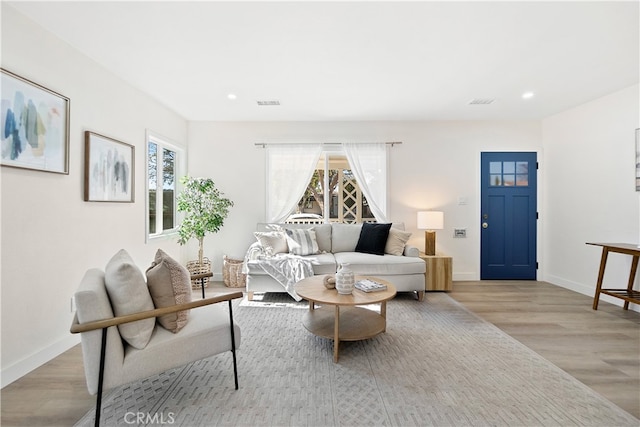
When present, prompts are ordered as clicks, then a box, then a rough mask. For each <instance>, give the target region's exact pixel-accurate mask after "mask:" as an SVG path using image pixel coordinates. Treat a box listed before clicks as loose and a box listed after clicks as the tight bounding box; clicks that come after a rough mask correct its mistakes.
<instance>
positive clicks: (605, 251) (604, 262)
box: [593, 247, 609, 310]
mask: <svg viewBox="0 0 640 427" xmlns="http://www.w3.org/2000/svg"><path fill="white" fill-rule="evenodd" d="M608 255H609V249H607V248H606V247H603V248H602V257H601V258H600V271H599V272H598V283H597V284H596V294H595V296H594V297H593V309H594V310H597V309H598V302H599V301H600V290H601V289H602V280H603V279H604V268H605V266H606V265H607V256H608Z"/></svg>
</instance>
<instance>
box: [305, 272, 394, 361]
mask: <svg viewBox="0 0 640 427" xmlns="http://www.w3.org/2000/svg"><path fill="white" fill-rule="evenodd" d="M355 279H356V281H358V280H362V279H370V280H373V281H376V282H379V283H384V284H385V285H387V289H386V290H384V291H377V292H362V291H360V290H358V289H354V290H353V292H352V293H351V294H349V295H341V294H339V293H338V291H336V290H335V289H327V288H325V286H324V284H323V280H324V275H318V276H313V277H308V278H306V279H303V280H301V281H299V282H298V283H296V285H295V290H296V293H297V294H298V295H299V296H300V297H301V298H304V299H306V300H308V301H309V311H308V312H307V314H306V315H305V317H304V320H303V324H304V327H305V328H307V330H308V331H309V332H311V333H312V334H314V335H317V336H320V337H324V338H329V339H333V361H334V362H337V361H338V352H339V347H340V341H359V340H365V339H367V338H372V337H375V336H376V335H378V334H380V333H382V332H385V331H386V328H387V301H388V300H390V299H391V298H393V297H394V296H395V295H396V287H395V286H394V285H393V284H391V283H389V282H387V281H386V280H382V279H378V278H376V277H369V276H356V278H355ZM377 303H380V312H379V313H378V312H376V311H373V310H369V309H366V308H364V307H356V306H358V305H368V304H377ZM316 304H320V307H316ZM331 306H333V307H331Z"/></svg>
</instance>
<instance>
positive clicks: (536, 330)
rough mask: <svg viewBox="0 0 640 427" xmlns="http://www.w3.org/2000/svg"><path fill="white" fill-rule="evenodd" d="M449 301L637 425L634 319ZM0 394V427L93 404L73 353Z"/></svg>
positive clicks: (74, 417) (468, 287) (486, 290)
mask: <svg viewBox="0 0 640 427" xmlns="http://www.w3.org/2000/svg"><path fill="white" fill-rule="evenodd" d="M219 286H221V285H220V284H214V285H213V286H212V287H211V288H209V289H208V292H213V291H215V289H216V288H217V287H219ZM449 295H450V296H451V297H453V298H454V299H456V300H457V301H459V302H460V303H462V304H463V305H464V306H466V307H467V308H468V309H469V310H471V311H473V312H474V313H476V314H477V315H478V316H480V317H482V318H483V319H485V320H487V321H488V322H491V323H493V324H494V325H496V326H497V327H498V328H500V329H502V330H503V331H505V332H506V333H507V334H509V335H510V336H512V337H514V338H515V339H517V340H518V341H520V342H522V343H523V344H524V345H526V346H527V347H529V348H531V349H532V350H534V351H536V352H537V353H538V354H540V355H541V356H543V357H545V358H546V359H547V360H549V361H550V362H552V363H554V364H555V365H557V366H558V367H560V368H562V369H564V370H565V371H566V372H568V373H569V374H571V375H573V376H574V377H575V378H577V379H578V380H580V381H582V382H583V383H584V384H586V385H587V386H589V387H591V388H592V389H593V390H595V391H596V392H598V393H600V394H601V395H603V396H604V397H606V398H607V399H609V400H610V401H612V402H613V403H615V404H616V405H618V406H620V407H621V408H623V409H624V410H626V411H628V412H629V413H631V414H633V415H634V416H636V417H637V418H640V313H638V312H633V311H624V310H623V309H622V308H621V307H618V306H614V305H612V304H608V303H605V302H603V301H601V302H600V306H599V308H598V310H597V311H594V310H592V309H591V303H592V298H591V297H588V296H584V295H580V294H577V293H575V292H572V291H569V290H566V289H563V288H560V287H557V286H553V285H550V284H548V283H544V282H520V281H500V282H494V281H478V282H454V285H453V291H452V292H450V293H449ZM428 297H429V295H428V294H427V295H426V298H428ZM0 393H1V402H2V410H1V414H2V415H1V420H0V424H1V425H2V426H4V427H9V426H71V425H73V424H74V423H75V422H77V421H78V420H79V419H80V418H81V417H82V416H83V415H84V414H85V413H86V412H87V411H89V410H90V409H91V408H92V407H93V405H94V403H95V401H94V397H93V396H90V395H89V393H88V392H87V388H86V385H85V380H84V370H83V367H82V354H81V350H80V346H75V347H73V348H72V349H70V350H68V351H66V352H65V353H63V354H62V355H60V356H59V357H57V358H55V359H53V360H51V361H50V362H48V363H47V364H45V365H43V366H41V367H40V368H38V369H36V370H34V371H33V372H31V373H29V374H28V375H25V376H24V377H22V378H21V379H19V380H17V381H15V382H14V383H12V384H10V385H8V386H7V387H5V388H4V389H2V391H1V392H0Z"/></svg>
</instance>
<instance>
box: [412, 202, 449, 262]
mask: <svg viewBox="0 0 640 427" xmlns="http://www.w3.org/2000/svg"><path fill="white" fill-rule="evenodd" d="M443 228H444V213H443V212H438V211H423V212H418V229H420V230H426V231H425V232H424V253H425V255H435V254H436V232H435V230H442V229H443Z"/></svg>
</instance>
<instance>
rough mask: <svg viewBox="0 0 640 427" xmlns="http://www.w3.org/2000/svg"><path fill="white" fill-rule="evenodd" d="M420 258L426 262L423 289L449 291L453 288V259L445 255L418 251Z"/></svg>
mask: <svg viewBox="0 0 640 427" xmlns="http://www.w3.org/2000/svg"><path fill="white" fill-rule="evenodd" d="M420 258H422V259H423V260H424V262H425V263H426V264H427V271H426V272H425V273H424V281H425V291H447V292H448V291H451V290H453V279H452V275H453V260H452V258H451V257H450V256H445V255H425V254H424V253H422V252H421V253H420Z"/></svg>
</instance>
